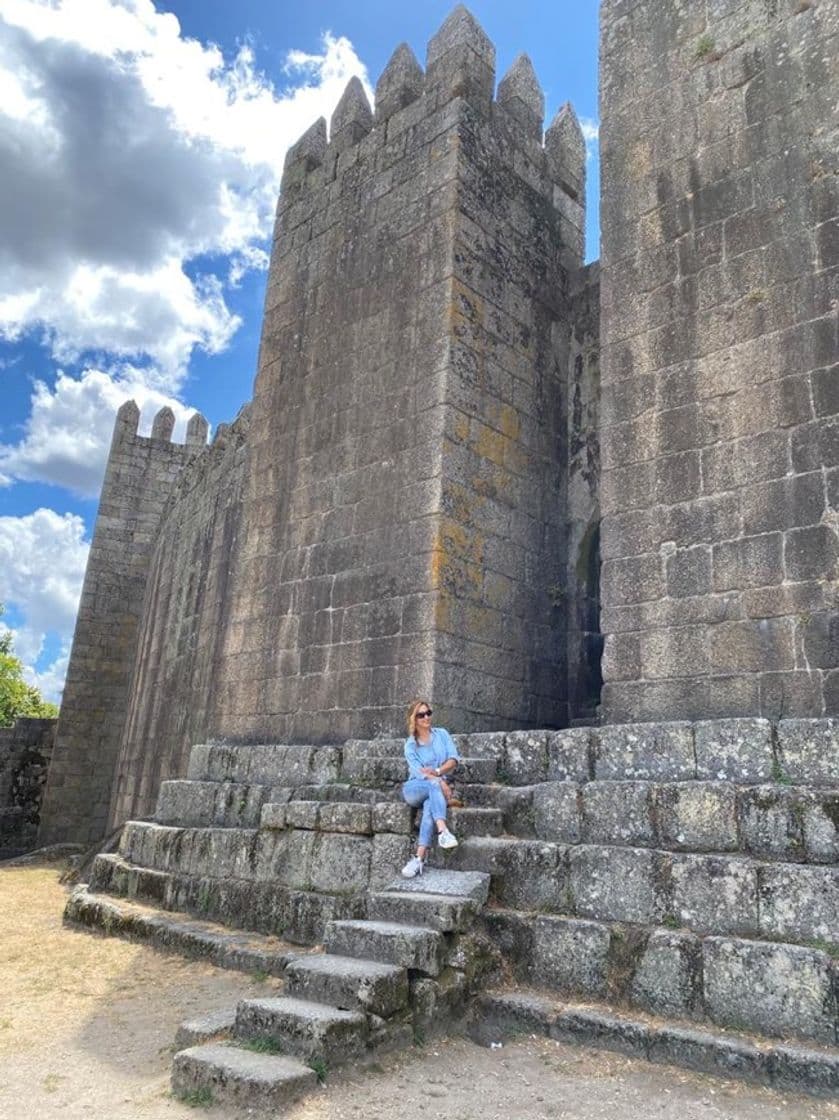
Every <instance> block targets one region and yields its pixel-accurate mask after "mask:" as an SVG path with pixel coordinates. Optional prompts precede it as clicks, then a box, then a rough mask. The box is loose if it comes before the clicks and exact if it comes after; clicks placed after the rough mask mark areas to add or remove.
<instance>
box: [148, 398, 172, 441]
mask: <svg viewBox="0 0 839 1120" xmlns="http://www.w3.org/2000/svg"><path fill="white" fill-rule="evenodd" d="M174 427H175V414H174V412H173V411H172V409H171V408H170V407H169V406H168V405H164V406H163V408H161V409H160V411H159V412H158V413H157V414H156V415H155V417H154V420H153V421H152V426H151V438H152V439H159V440H161V441H164V442H167V443H168V442H169V441H170V440H171V439H172V432H173V430H174Z"/></svg>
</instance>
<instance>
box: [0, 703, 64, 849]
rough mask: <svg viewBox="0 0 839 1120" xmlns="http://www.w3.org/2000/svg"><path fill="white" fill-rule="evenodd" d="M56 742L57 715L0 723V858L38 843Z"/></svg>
mask: <svg viewBox="0 0 839 1120" xmlns="http://www.w3.org/2000/svg"><path fill="white" fill-rule="evenodd" d="M54 742H55V720H54V719H18V720H15V722H14V724H13V725H12V726H11V727H0V859H4V858H6V857H8V856H13V855H18V854H19V853H21V852H25V851H27V850H28V849H30V848H33V847H34V846H35V843H36V841H37V839H38V827H39V825H40V820H41V803H42V800H43V796H44V787H45V785H46V781H47V772H48V770H49V765H50V759H51V758H52V751H53V744H54Z"/></svg>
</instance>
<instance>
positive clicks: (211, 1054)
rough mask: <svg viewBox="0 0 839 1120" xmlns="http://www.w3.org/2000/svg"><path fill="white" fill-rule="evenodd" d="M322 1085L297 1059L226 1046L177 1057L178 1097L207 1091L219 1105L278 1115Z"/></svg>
mask: <svg viewBox="0 0 839 1120" xmlns="http://www.w3.org/2000/svg"><path fill="white" fill-rule="evenodd" d="M315 1085H317V1076H316V1074H315V1072H314V1070H311V1069H309V1067H308V1066H306V1065H304V1064H303V1063H302V1062H299V1061H297V1060H296V1059H295V1058H284V1057H277V1056H275V1055H273V1054H256V1053H254V1052H253V1051H252V1050H240V1049H237V1048H236V1047H233V1046H225V1045H224V1044H223V1043H219V1042H210V1043H207V1044H206V1045H204V1046H191V1047H189V1048H188V1049H187V1050H181V1051H180V1053H178V1054H176V1055H175V1059H174V1062H173V1065H172V1092H173V1093H174V1095H175V1096H176V1097H186V1096H188V1095H189V1094H190V1093H194V1092H198V1091H204V1092H207V1093H209V1094H210V1099H211V1100H212V1101H213V1103H214V1104H220V1105H226V1106H227V1107H229V1108H252V1109H258V1110H261V1111H266V1112H268V1111H273V1110H275V1109H277V1108H282V1107H284V1106H286V1105H287V1104H288V1103H289V1102H290V1101H294V1100H295V1099H296V1098H297V1097H299V1096H301V1095H302V1094H303V1093H305V1092H307V1091H308V1090H310V1089H313V1088H314V1087H315Z"/></svg>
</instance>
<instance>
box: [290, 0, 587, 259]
mask: <svg viewBox="0 0 839 1120" xmlns="http://www.w3.org/2000/svg"><path fill="white" fill-rule="evenodd" d="M495 77H496V73H495V47H494V46H493V44H492V42H491V41H490V40H489V38H488V37H487V35H486V33H485V32H484V30H483V28H482V27H481V26H480V24H479V23H478V21H477V20H476V19H475V17H474V16H473V15H472V14H471V12H469V10H468V9H467V8H466V7H464V6H463V5H462V4H460V5H458V6H457V7H456V8H455V9H454V10H453V11H452V12H451V13H450V15H449V16H448V17H447V19H446V20H445V21H444V23H443V24H442V26H441V27H440V29H439V31H438V32H437V33H436V34H435V35H434V36H432V38H431V39H430V40H429V43H428V48H427V55H426V67H425V71H423V69H422V67H421V65H420V63H419V61H418V60H417V58H416V56H415V54H414V53H413V51H412V50H411V48H410V47H409V46H408V45H407V44H405V43H401V44H400V45H399V46H398V47H397V48H396V50H395V51H394V53H393V55H392V56H391V58H390V61H389V62H388V64H387V65H386V67H385V69H384V70H383V71H382V74H381V76H380V78H379V80H378V82H377V83H376V90H375V109H374V108H373V107H371V105H370V102H369V100H368V98H367V95H366V93H365V91H364V88H363V86H362V85H361V82H360V81H359V79H358V78H357V77H353V78H351V79H350V81H349V83H348V84H347V87H346V89H345V91H344V94H343V96H342V97H341V100H340V101H339V103H338V105H337V107H336V108H335V111H334V113H333V114H332V119H331V121H330V126H329V135H328V138H327V127H326V120H325V119H324V118H323V117H321V118H319V119H318V120H317V121H316V122H315V123H314V124H313V125H312V126H311V127H310V128H309V129H307V130H306V132H304V133H303V135H302V136H301V137H300V139H299V140H298V141H297V142H296V143H295V144H294V145H292V147H291V148H289V150H288V153H287V155H286V161H285V168H284V172H283V179H282V186H281V194H280V203H279V211H278V212H279V214H280V215H282V214H284V213H285V212H286V211H287V210H288V209H289V208H290V207H291V206H292V205H293V204H294V203H296V202H302V201H303V200H304V199H305V196H306V195H308V194H310V193H312V192H315V191H318V190H321V189H323V188H326V187H333V186H334V185H337V189H338V191H339V193H341V192H343V190H344V189H345V187H346V188H348V189H354V188H355V187H356V185H357V184H358V182H359V180H360V179H362V178H365V177H370V176H374V175H376V176H377V175H383V176H386V175H387V174H388V173H390V172H392V168H393V166H394V163H395V160H396V158H403V157H404V156H405V155H410V153H411V151H412V150H414V151H418V150H419V149H420V148H421V147H422V146H423V145H425V144H427V143H429V142H433V141H434V140H435V139H436V138H437V137H439V136H440V135H441V133H442V131H443V128H441V123H440V118H441V117H442V118H443V119H444V120H445V122H446V124H450V123H451V122H452V119H453V118H452V116H451V108H452V106H453V104H456V106H457V107H459V108H462V110H463V114H464V116H465V117H467V118H469V117H471V121H472V126H473V127H477V128H480V126H481V123H483V124H484V125H485V126H489V127H490V128H492V129H493V131H494V132H495V133H496V134H498V137H499V139H500V140H501V141H502V143H501V148H500V151H501V152H502V155H503V158H504V159H505V161H506V162H508V163H509V164H510V165H511V166H512V168H513V170H514V171H515V172H516V173H517V174H519V175H521V176H522V177H524V178H525V179H526V180H527V181H528V182H529V183H530V184H531V185H532V186H533V187H535V188H536V189H537V190H539V191H540V193H542V194H543V195H544V196H545V197H546V198H548V200H549V201H550V202H551V203H552V204H553V206H554V207H555V208H557V209H559V210H560V212H561V213H562V214H563V217H565V218H567V219H568V220H569V221H571V222H572V223H573V224H574V226H575V228H576V229H578V230H582V227H583V225H584V210H583V208H584V188H585V141H584V139H583V135H582V131H581V129H580V124H579V121H578V120H577V117H576V114H575V113H574V110H573V108H572V107H571V105H570V103H566V104H565V105H563V106H562V108H561V109H560V110H559V111H558V113H557V114H556V116H555V118H554V120H553V121H552V123H551V125H550V127H549V128H548V130H547V132H546V133H545V134H544V136H543V126H544V116H545V95H544V93H543V91H542V88H541V86H540V84H539V81H538V78H537V76H536V73H535V70H534V68H533V64H532V62H531V61H530V59H529V58H528V57H527V55H525V54H521V55H519V56H518V57H517V58H516V60H515V61H514V62H513V64H512V66H511V67H510V69H509V70H508V71H507V73H506V74H505V75H504V76H503V77H502V78H501V80H500V82H499V83H498V88H497V91H495ZM494 91H495V96H494V97H493V93H494ZM397 144H398V151H397V152H392V151H391V150H390V149H391V148H392V147H393V146H394V145H397ZM522 155H526V157H527V158H526V159H524V160H523V159H522ZM330 193H333V192H332V191H330ZM283 224H284V228H285V230H286V231H288V230H289V229H294V228H295V227H296V226H297V224H298V223H297V222H296V221H293V220H292V221H291V222H288V221H287V222H284V223H283ZM581 259H582V258H581Z"/></svg>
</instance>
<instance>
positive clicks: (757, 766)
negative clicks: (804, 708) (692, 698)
mask: <svg viewBox="0 0 839 1120" xmlns="http://www.w3.org/2000/svg"><path fill="white" fill-rule="evenodd" d="M694 741H695V744H696V776H697V778H704V779H707V780H709V781H729V782H738V783H740V784H747V783H752V782H768V781H770V780H771V779H772V775H773V764H774V755H773V751H772V727H771V724H770V723H769V720H767V719H715V720H700V721H699V722H698V723H697V724H696V725H695V726H694Z"/></svg>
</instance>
